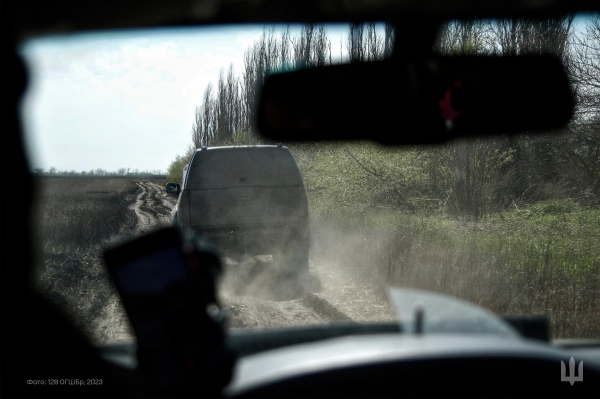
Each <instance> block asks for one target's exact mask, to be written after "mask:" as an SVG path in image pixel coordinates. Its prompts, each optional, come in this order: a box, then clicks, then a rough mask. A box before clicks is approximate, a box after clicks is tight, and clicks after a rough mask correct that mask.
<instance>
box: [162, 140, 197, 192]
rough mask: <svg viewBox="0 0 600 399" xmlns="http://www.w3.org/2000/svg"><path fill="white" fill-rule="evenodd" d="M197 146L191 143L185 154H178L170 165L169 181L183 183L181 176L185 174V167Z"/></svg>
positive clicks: (168, 171) (168, 170)
mask: <svg viewBox="0 0 600 399" xmlns="http://www.w3.org/2000/svg"><path fill="white" fill-rule="evenodd" d="M195 152H196V148H195V147H194V146H193V145H191V144H190V145H189V146H188V148H187V150H186V152H185V154H184V155H176V156H175V159H174V160H173V161H172V162H171V164H170V165H169V168H168V169H167V180H168V181H169V183H179V184H181V183H182V182H181V177H182V174H183V168H184V167H185V165H187V164H188V163H189V162H190V161H191V160H192V157H193V156H194V153H195Z"/></svg>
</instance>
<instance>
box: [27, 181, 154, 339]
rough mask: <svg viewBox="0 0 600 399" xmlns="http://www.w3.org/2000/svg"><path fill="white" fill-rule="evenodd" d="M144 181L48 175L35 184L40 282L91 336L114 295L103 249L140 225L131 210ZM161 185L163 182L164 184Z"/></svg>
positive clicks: (38, 281) (36, 281) (36, 282)
mask: <svg viewBox="0 0 600 399" xmlns="http://www.w3.org/2000/svg"><path fill="white" fill-rule="evenodd" d="M137 180H139V179H125V178H106V177H105V178H99V177H77V178H70V177H44V178H37V179H36V180H35V182H36V184H37V187H38V196H37V197H38V199H37V202H36V203H35V205H34V220H35V221H36V222H37V223H36V224H35V228H36V237H37V240H36V243H37V245H38V250H39V256H38V262H37V263H38V267H37V276H36V277H37V278H36V280H35V284H36V286H37V288H38V289H39V290H40V291H41V292H42V293H44V294H45V295H46V296H48V297H49V298H50V299H51V300H52V301H53V302H54V303H56V304H58V305H59V306H61V307H62V308H64V309H66V310H67V311H68V312H69V314H70V315H71V316H72V319H73V320H74V322H75V323H76V324H78V326H79V327H80V328H81V329H82V330H83V331H86V332H87V333H88V334H89V333H91V332H90V330H89V329H90V328H91V325H92V323H91V321H93V320H94V319H95V318H96V316H97V315H98V313H99V312H100V311H101V309H102V307H103V306H104V305H105V304H106V301H107V299H108V298H109V296H110V295H111V293H112V292H113V289H114V288H113V287H112V284H111V283H110V281H109V279H108V276H107V275H106V273H105V270H104V265H103V262H102V260H101V256H102V252H101V251H102V245H104V244H105V243H106V242H107V240H109V239H111V237H114V236H116V235H118V234H124V233H128V232H131V231H133V230H134V229H135V226H136V217H135V213H134V212H133V211H131V210H129V209H128V206H129V204H131V203H132V202H133V201H134V199H135V196H136V195H137V193H138V190H139V187H138V186H137V185H136V184H135V181H137ZM160 183H161V184H162V181H160Z"/></svg>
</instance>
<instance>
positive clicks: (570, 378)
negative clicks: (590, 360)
mask: <svg viewBox="0 0 600 399" xmlns="http://www.w3.org/2000/svg"><path fill="white" fill-rule="evenodd" d="M560 380H561V381H568V382H570V383H571V386H573V384H575V382H577V381H583V360H582V361H580V362H579V367H578V370H577V377H575V359H573V358H571V360H569V375H568V376H567V366H566V365H565V362H563V361H562V360H561V361H560Z"/></svg>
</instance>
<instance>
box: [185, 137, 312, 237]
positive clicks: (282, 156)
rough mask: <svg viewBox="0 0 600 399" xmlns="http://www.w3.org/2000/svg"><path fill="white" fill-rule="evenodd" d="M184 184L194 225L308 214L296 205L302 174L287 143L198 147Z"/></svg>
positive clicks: (286, 219)
mask: <svg viewBox="0 0 600 399" xmlns="http://www.w3.org/2000/svg"><path fill="white" fill-rule="evenodd" d="M186 190H188V195H189V196H190V197H189V199H190V201H189V204H190V222H191V226H192V227H194V228H197V227H224V226H231V225H235V226H239V225H248V224H285V223H289V222H294V221H298V220H299V219H301V218H302V217H306V211H305V210H301V209H300V206H299V190H304V188H303V182H302V176H301V175H300V171H299V170H298V166H297V165H296V162H295V161H294V158H293V157H292V155H291V153H290V152H289V150H288V149H287V148H277V147H220V148H214V149H208V150H203V151H198V152H197V153H196V156H195V157H194V161H193V162H192V165H191V166H190V170H189V176H188V180H187V184H186Z"/></svg>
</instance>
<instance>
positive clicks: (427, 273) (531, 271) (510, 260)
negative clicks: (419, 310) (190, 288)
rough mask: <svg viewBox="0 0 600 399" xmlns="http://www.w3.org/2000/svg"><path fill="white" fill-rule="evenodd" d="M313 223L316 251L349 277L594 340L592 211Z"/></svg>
mask: <svg viewBox="0 0 600 399" xmlns="http://www.w3.org/2000/svg"><path fill="white" fill-rule="evenodd" d="M324 219H325V220H324ZM313 230H314V232H315V234H316V237H317V238H316V240H314V241H316V242H315V244H314V251H315V252H314V254H315V256H320V257H326V258H329V259H331V260H332V261H333V259H336V261H338V262H339V264H340V265H342V266H340V267H345V268H348V269H350V270H352V273H354V274H355V275H356V276H357V278H361V279H365V278H368V279H371V280H374V281H378V282H379V283H380V284H381V286H382V287H385V286H388V285H397V286H408V287H416V288H422V289H429V290H435V291H438V292H445V293H448V294H452V295H456V296H458V297H461V298H464V299H467V300H470V301H473V302H475V303H478V304H480V305H482V306H484V307H487V308H489V309H491V310H492V311H494V312H496V313H498V314H502V315H533V314H535V315H540V314H541V315H547V316H549V318H550V324H551V328H552V335H553V336H554V337H595V338H599V337H600V311H599V309H600V306H599V305H600V246H599V245H598V243H600V211H599V210H597V209H585V208H583V207H579V206H577V205H576V204H574V203H573V202H572V201H571V202H567V203H562V204H560V203H541V204H540V203H538V204H536V205H533V206H531V207H529V208H526V209H523V210H519V211H517V210H515V211H511V212H505V213H502V214H498V215H496V216H495V217H494V218H490V219H486V220H482V221H478V222H468V223H464V222H458V221H456V220H453V219H448V218H443V217H439V216H429V217H426V218H423V219H422V218H419V217H416V216H411V215H406V214H400V213H397V212H377V213H375V212H373V213H371V214H365V215H356V214H353V215H343V214H341V213H337V214H335V215H334V214H332V213H329V214H328V215H326V216H324V217H323V216H322V215H321V216H320V215H318V214H313Z"/></svg>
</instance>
